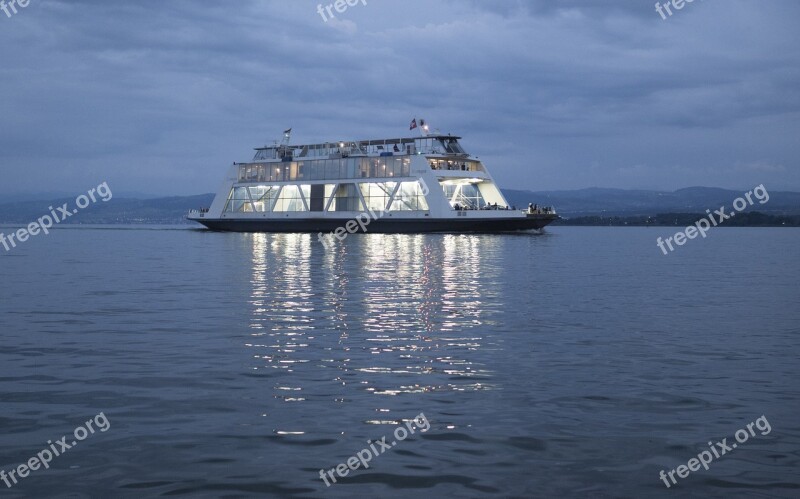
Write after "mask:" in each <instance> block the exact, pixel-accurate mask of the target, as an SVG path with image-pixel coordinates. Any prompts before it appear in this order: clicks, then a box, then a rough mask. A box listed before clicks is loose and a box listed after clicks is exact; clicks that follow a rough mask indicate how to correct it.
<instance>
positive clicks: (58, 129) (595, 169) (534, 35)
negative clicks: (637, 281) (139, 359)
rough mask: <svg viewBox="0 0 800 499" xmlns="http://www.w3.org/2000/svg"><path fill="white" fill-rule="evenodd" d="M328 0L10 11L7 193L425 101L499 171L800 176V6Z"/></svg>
mask: <svg viewBox="0 0 800 499" xmlns="http://www.w3.org/2000/svg"><path fill="white" fill-rule="evenodd" d="M8 1H9V0H6V2H8ZM328 3H329V2H328V1H326V2H325V3H324V4H323V7H324V6H325V5H328ZM318 4H319V1H317V0H314V1H306V0H280V1H279V0H274V1H267V0H262V1H258V0H236V1H222V0H217V1H201V0H195V1H189V0H170V1H162V0H140V1H136V2H127V1H126V2H123V1H111V0H68V1H66V0H65V1H57V0H30V5H28V6H27V7H25V8H18V12H17V13H16V14H13V15H12V16H11V17H7V16H6V15H5V14H4V13H3V12H2V11H0V46H2V51H0V129H2V133H0V195H3V196H9V195H18V194H20V193H30V192H75V193H80V192H85V191H86V190H88V189H89V188H91V187H93V186H96V185H97V184H99V183H101V182H103V181H108V183H109V185H110V186H111V188H112V189H113V190H114V191H115V192H141V193H149V194H157V195H184V194H197V193H204V192H212V191H215V190H216V189H217V187H218V184H219V183H220V181H221V180H222V176H223V173H224V170H225V168H226V167H227V165H229V164H230V163H231V162H232V161H246V160H249V159H250V158H251V156H252V148H253V147H255V146H258V145H263V144H264V143H266V142H267V141H270V142H271V141H272V140H273V139H276V138H279V136H280V134H281V131H282V130H284V129H285V128H289V127H292V128H293V129H294V134H293V140H294V141H295V142H305V141H326V140H341V139H364V138H384V137H389V136H392V137H397V136H407V135H409V134H410V133H411V132H409V130H408V123H409V122H410V120H411V118H413V117H415V116H416V117H418V118H425V119H427V120H428V121H429V122H430V124H431V125H432V126H433V127H434V128H438V129H439V130H440V131H441V132H443V133H453V134H458V135H462V136H463V137H464V140H463V144H464V146H465V148H466V149H467V150H468V151H470V152H472V153H473V154H476V155H478V156H480V157H481V159H483V160H484V161H485V162H486V163H487V165H488V166H489V167H490V169H491V171H492V173H493V175H494V176H495V178H496V179H497V180H498V183H499V184H500V185H501V186H504V187H513V188H528V189H533V190H542V189H577V188H585V187H619V188H636V189H665V190H673V189H678V188H682V187H688V186H697V185H704V186H717V187H727V188H733V189H743V190H747V189H751V188H752V187H754V186H756V185H758V184H761V183H764V184H765V185H766V186H767V188H769V189H770V190H799V191H800V162H799V161H798V158H800V155H799V154H798V153H799V152H800V120H799V118H800V43H798V41H799V40H798V39H799V38H800V35H798V33H800V29H798V24H800V2H797V1H795V0H786V1H780V0H763V1H762V0H758V1H756V0H751V1H738V0H724V1H722V0H705V1H702V0H695V1H694V2H693V3H690V4H686V5H685V6H684V8H683V9H682V10H679V11H676V10H674V9H673V15H672V16H671V17H669V18H668V19H666V20H664V19H662V18H661V16H660V15H659V14H658V13H657V12H656V11H655V9H654V1H652V0H641V1H637V0H624V1H617V2H611V1H609V2H600V1H593V0H572V1H566V0H565V1H555V0H552V1H544V0H543V1H536V0H530V1H522V0H519V1H512V0H509V1H502V0H473V1H470V0H438V1H437V0H367V1H366V5H364V4H362V3H360V2H359V3H358V4H357V5H355V6H352V7H349V8H348V9H347V10H346V11H345V12H344V13H341V14H340V13H337V12H336V11H335V10H334V13H335V14H336V18H335V19H329V20H328V21H327V22H326V21H325V20H323V18H322V16H321V15H320V14H319V13H318V12H317V5H318ZM601 4H602V5H601ZM326 17H327V14H326ZM0 199H2V198H0Z"/></svg>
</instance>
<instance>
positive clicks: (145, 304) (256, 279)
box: [0, 227, 800, 497]
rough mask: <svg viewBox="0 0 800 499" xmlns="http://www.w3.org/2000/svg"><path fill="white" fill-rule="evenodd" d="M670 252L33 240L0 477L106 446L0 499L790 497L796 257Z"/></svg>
mask: <svg viewBox="0 0 800 499" xmlns="http://www.w3.org/2000/svg"><path fill="white" fill-rule="evenodd" d="M8 231H9V230H8V229H7V230H6V232H8ZM672 232H674V231H670V230H668V229H665V230H660V229H653V228H569V227H555V228H551V229H549V231H548V232H547V233H546V234H544V235H534V234H520V235H464V236H456V235H361V236H358V235H356V236H351V237H349V238H348V239H347V240H345V241H344V242H342V243H340V244H338V245H337V247H336V249H335V250H333V251H328V250H326V249H325V248H324V247H323V246H322V245H321V244H320V243H319V242H318V241H317V240H316V238H315V237H313V236H311V235H301V234H298V235H269V234H258V235H252V234H221V233H211V232H206V231H203V230H187V229H185V228H183V229H181V228H132V227H130V228H107V229H98V228H92V229H83V228H70V229H63V230H57V231H54V232H53V233H52V234H51V235H50V236H48V237H38V238H35V239H34V240H31V241H29V242H27V243H25V244H24V245H22V246H20V247H18V248H17V249H15V250H13V251H12V252H8V253H6V252H4V251H3V252H0V276H2V281H3V286H2V290H0V312H1V313H0V331H2V336H0V337H1V338H2V340H1V341H2V343H1V344H0V469H2V470H5V471H6V472H8V471H10V470H11V469H13V468H15V467H16V466H18V465H19V464H21V463H23V462H26V461H27V460H28V459H29V458H31V457H33V456H35V455H36V453H37V452H39V451H40V450H41V449H43V448H46V447H47V441H48V440H52V441H54V442H55V441H56V440H58V439H60V438H61V436H62V435H67V436H69V437H70V439H72V438H71V436H72V432H73V429H74V428H75V427H76V426H79V425H81V424H82V423H84V422H85V421H87V420H88V419H89V418H92V417H93V416H95V415H96V414H98V413H100V412H103V413H104V414H105V415H106V416H107V418H108V421H109V422H110V425H111V426H110V429H109V430H108V431H107V432H96V433H95V434H94V435H91V436H89V437H88V438H87V439H86V440H84V441H82V442H79V443H78V444H77V446H75V447H74V448H72V449H70V450H69V451H67V452H66V453H65V454H64V455H63V456H59V457H56V458H55V459H54V460H53V461H52V463H50V469H49V470H42V469H40V470H37V471H33V472H31V474H30V475H29V476H28V477H27V478H24V479H21V481H20V482H19V483H18V484H17V485H14V486H13V487H12V488H10V489H8V488H6V487H5V485H4V484H3V483H2V482H0V495H2V497H161V496H173V497H175V496H177V497H552V496H556V495H563V496H567V497H650V496H661V497H687V496H688V497H709V496H710V497H798V496H800V472H799V471H800V418H799V417H798V412H799V410H800V367H799V365H798V354H800V307H799V306H798V302H800V300H799V299H800V288H799V284H798V283H799V282H800V281H799V279H800V257H799V253H798V248H799V247H800V231H799V230H794V229H734V228H729V229H715V230H714V231H712V232H710V233H709V237H708V239H706V240H694V241H690V242H689V243H688V244H686V245H685V246H683V247H680V248H678V250H677V251H676V252H675V253H673V254H670V255H668V256H664V255H662V254H661V252H660V250H658V248H657V247H656V245H655V238H656V237H657V236H659V235H660V236H666V235H671V233H672ZM421 413H422V414H424V415H425V417H426V418H427V420H428V421H429V422H430V429H429V430H428V431H427V432H425V433H421V432H419V431H417V433H416V434H415V435H413V436H410V437H409V438H407V439H406V440H404V441H400V442H397V444H396V446H395V447H393V448H392V449H391V450H388V451H385V452H384V453H383V454H381V455H379V456H377V457H374V458H373V459H372V461H371V463H370V468H369V469H368V470H363V469H360V470H358V471H355V472H350V474H349V476H347V477H346V478H339V479H338V482H337V483H336V484H334V485H332V486H331V487H326V485H325V483H324V482H323V481H322V480H321V479H320V476H319V472H320V469H322V468H324V469H326V470H327V469H331V468H334V467H336V466H337V465H338V464H339V463H343V462H346V461H347V459H348V458H349V457H350V456H354V455H355V454H356V453H357V452H359V451H360V450H362V449H363V448H365V447H366V446H367V440H380V439H381V437H383V436H388V437H389V438H388V439H387V441H389V440H394V439H393V438H392V433H393V431H394V430H395V429H396V428H397V424H398V423H400V422H402V421H404V420H409V419H411V418H414V417H415V416H417V415H419V414H421ZM762 415H763V416H765V417H766V419H767V420H768V422H769V424H770V427H771V431H770V432H769V434H767V435H761V432H759V431H758V430H756V436H755V437H751V438H750V439H749V440H748V441H747V442H746V443H744V444H741V445H740V446H739V447H738V448H737V449H735V450H733V451H732V452H729V453H728V454H727V455H725V456H721V457H720V458H719V459H716V460H714V461H713V462H712V463H711V464H710V469H709V470H708V471H706V470H703V469H702V468H701V469H700V470H699V471H696V472H692V473H691V474H690V475H689V477H688V478H684V479H680V480H679V482H678V485H674V486H672V488H671V489H667V488H666V486H665V485H664V482H662V481H661V480H660V479H659V471H660V470H662V469H664V470H666V471H669V470H671V469H674V468H677V466H679V465H681V464H686V463H687V461H688V460H689V459H691V458H693V457H695V456H696V455H697V454H698V453H699V452H701V451H703V450H705V449H707V448H708V444H707V442H708V441H714V442H716V441H721V440H722V439H723V438H727V439H728V444H730V443H731V442H733V441H734V438H733V437H734V433H735V432H736V430H738V429H740V428H743V427H745V426H746V425H747V424H748V423H750V422H752V421H754V420H756V418H759V417H761V416H762Z"/></svg>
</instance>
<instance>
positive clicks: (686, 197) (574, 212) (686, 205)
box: [0, 187, 800, 225]
mask: <svg viewBox="0 0 800 499" xmlns="http://www.w3.org/2000/svg"><path fill="white" fill-rule="evenodd" d="M503 193H504V194H505V195H506V197H507V198H508V200H509V203H511V204H512V205H515V206H516V207H517V208H523V207H526V206H528V203H537V204H538V205H539V206H553V207H555V208H556V210H557V211H558V213H559V214H560V215H561V216H562V217H563V218H564V220H562V221H561V223H574V224H580V225H648V224H652V223H660V222H662V221H666V220H677V219H680V220H683V219H684V218H686V217H690V218H691V217H693V216H696V215H698V214H699V215H704V214H705V211H706V210H707V209H708V210H715V209H718V208H719V207H721V206H724V207H725V208H726V210H727V211H730V210H731V207H732V203H733V200H734V199H736V198H737V197H739V196H741V195H742V194H743V192H741V191H734V190H726V189H718V188H711V187H690V188H686V189H679V190H677V191H674V192H664V191H645V190H624V189H600V188H591V189H580V190H574V191H539V192H534V191H520V190H513V189H506V190H504V191H503ZM143 197H144V195H143ZM213 198H214V195H213V194H201V195H197V196H180V197H168V198H156V199H142V198H133V197H122V196H116V195H115V196H114V198H113V199H112V200H111V201H109V202H108V203H103V202H98V203H95V204H92V205H90V206H89V207H88V208H86V209H84V210H81V211H80V212H79V214H78V215H75V216H73V217H71V218H69V219H67V220H66V221H65V222H64V223H73V224H74V223H82V224H182V223H190V222H188V221H187V220H186V219H185V216H186V213H187V212H188V211H189V210H191V209H196V208H201V207H208V206H211V202H212V200H213ZM753 199H754V201H755V203H756V204H755V205H754V206H752V207H748V208H747V210H746V211H748V212H759V213H760V214H762V215H764V216H766V217H778V218H776V219H774V220H773V219H771V218H766V219H765V218H764V217H763V216H761V217H759V216H754V217H748V218H744V217H743V218H741V222H738V221H737V224H738V223H748V222H747V221H748V220H749V221H751V222H752V223H756V222H758V224H761V225H764V224H767V225H769V224H772V225H788V224H785V222H786V220H790V221H791V220H793V219H794V217H798V216H800V193H797V192H779V191H775V192H770V193H769V201H768V202H767V203H765V204H763V205H762V204H759V203H758V202H757V200H756V198H755V197H754V198H753ZM74 201H75V198H74V197H72V198H67V197H59V198H58V199H53V200H52V201H18V202H5V203H2V204H0V223H5V224H27V223H30V222H32V221H34V220H36V219H37V218H39V217H40V216H42V215H45V214H47V213H48V212H49V210H48V206H60V205H61V204H63V203H69V205H70V207H72V206H74ZM664 214H666V215H664ZM676 214H677V215H676ZM780 217H791V218H789V219H783V218H780ZM648 219H650V221H648ZM653 220H657V221H658V222H653ZM570 221H572V222H570Z"/></svg>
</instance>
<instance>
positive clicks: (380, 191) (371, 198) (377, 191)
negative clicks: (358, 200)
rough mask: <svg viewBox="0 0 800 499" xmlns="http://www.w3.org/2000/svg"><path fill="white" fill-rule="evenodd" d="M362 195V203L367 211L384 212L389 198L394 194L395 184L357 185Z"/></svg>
mask: <svg viewBox="0 0 800 499" xmlns="http://www.w3.org/2000/svg"><path fill="white" fill-rule="evenodd" d="M358 185H359V187H360V188H361V193H362V194H363V195H364V202H365V203H367V209H369V210H385V209H386V205H387V204H389V197H390V196H391V195H392V192H394V188H395V186H396V185H397V182H374V183H369V184H358Z"/></svg>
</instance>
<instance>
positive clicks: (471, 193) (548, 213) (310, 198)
mask: <svg viewBox="0 0 800 499" xmlns="http://www.w3.org/2000/svg"><path fill="white" fill-rule="evenodd" d="M290 132H291V130H287V131H286V132H285V134H284V140H283V142H282V143H281V144H277V143H276V144H275V145H273V146H269V147H261V148H257V149H256V154H255V157H254V158H253V160H252V161H251V162H249V163H234V164H233V166H232V167H231V168H230V169H229V170H228V175H227V177H226V179H225V182H224V183H223V185H222V187H221V188H220V190H219V191H218V192H217V195H216V197H215V198H214V202H213V203H212V205H211V208H209V209H203V210H199V211H192V212H191V213H190V214H189V216H188V218H189V219H190V220H194V221H197V222H199V223H201V224H203V225H205V226H206V227H208V228H210V229H215V230H227V231H240V232H312V231H313V232H316V231H324V232H328V231H333V230H335V229H337V228H339V227H342V226H344V225H345V224H346V223H347V222H348V221H351V220H353V219H354V218H355V217H356V216H358V215H360V214H362V213H365V212H370V213H371V215H372V218H373V220H371V223H370V224H369V226H368V227H367V230H368V231H369V232H501V231H515V230H526V229H541V228H542V227H544V226H546V225H547V224H549V223H550V222H552V221H553V220H555V219H557V218H558V216H557V215H556V213H555V211H554V210H552V209H551V208H539V207H538V206H534V205H528V207H527V208H526V209H524V210H518V209H516V207H512V206H509V204H508V201H506V199H505V197H503V194H502V193H501V192H500V189H498V188H497V186H496V185H495V183H494V180H493V179H492V176H491V175H490V174H489V172H488V171H487V170H486V168H485V167H484V165H483V163H481V162H480V161H478V160H477V158H474V157H472V156H471V155H469V154H468V153H466V152H465V151H464V150H463V149H462V148H461V145H460V144H459V139H460V137H454V136H451V135H438V134H436V135H426V136H422V137H415V138H400V139H379V140H362V141H357V142H333V143H327V142H326V143H322V144H305V145H289V134H290ZM376 212H377V213H380V215H378V216H376V215H375V214H376ZM362 228H363V226H362Z"/></svg>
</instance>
